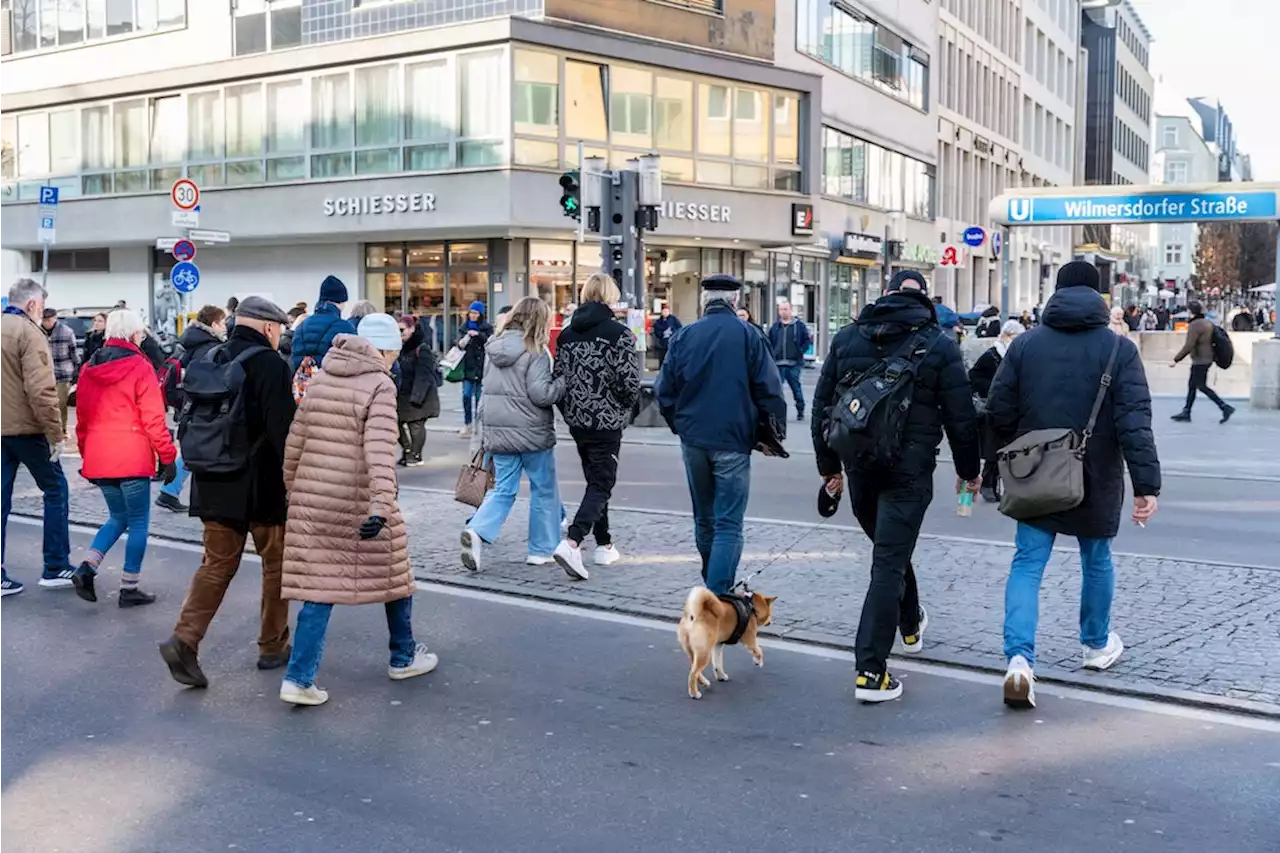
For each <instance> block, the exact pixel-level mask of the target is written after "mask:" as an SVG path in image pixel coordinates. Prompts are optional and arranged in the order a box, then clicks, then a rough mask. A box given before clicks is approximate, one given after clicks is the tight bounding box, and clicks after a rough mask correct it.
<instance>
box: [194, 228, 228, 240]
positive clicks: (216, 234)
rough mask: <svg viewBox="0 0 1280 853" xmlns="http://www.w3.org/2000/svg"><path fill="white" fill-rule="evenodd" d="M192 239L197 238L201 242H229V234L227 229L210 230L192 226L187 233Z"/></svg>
mask: <svg viewBox="0 0 1280 853" xmlns="http://www.w3.org/2000/svg"><path fill="white" fill-rule="evenodd" d="M187 237H189V238H190V239H192V240H199V241H200V242H201V243H230V242H231V234H230V232H228V231H211V230H208V229H204V228H194V229H192V230H191V231H190V232H189V233H188V234H187Z"/></svg>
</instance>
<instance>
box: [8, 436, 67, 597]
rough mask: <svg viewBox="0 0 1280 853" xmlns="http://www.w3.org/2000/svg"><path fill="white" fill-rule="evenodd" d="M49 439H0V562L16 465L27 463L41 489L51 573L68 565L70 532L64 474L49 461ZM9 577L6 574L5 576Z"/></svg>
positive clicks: (46, 563)
mask: <svg viewBox="0 0 1280 853" xmlns="http://www.w3.org/2000/svg"><path fill="white" fill-rule="evenodd" d="M50 452H51V450H50V447H49V441H48V439H46V438H45V437H44V436H43V435H6V436H4V437H3V438H0V500H2V501H3V504H4V506H3V518H0V563H3V561H4V546H5V545H7V544H9V536H8V529H9V512H10V511H11V510H12V509H13V486H14V483H15V481H16V480H17V478H18V468H19V466H22V465H25V466H27V470H28V471H30V472H31V476H32V478H33V479H35V481H36V485H37V486H39V487H40V491H42V492H44V571H45V574H53V573H56V572H59V571H62V570H63V569H68V568H70V567H71V531H70V529H69V527H68V523H67V513H68V509H67V503H68V500H69V495H68V491H67V475H66V474H64V473H62V463H61V462H50V461H49V453H50ZM5 577H8V575H5Z"/></svg>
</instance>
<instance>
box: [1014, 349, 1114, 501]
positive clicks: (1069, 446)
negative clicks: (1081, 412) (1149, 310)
mask: <svg viewBox="0 0 1280 853" xmlns="http://www.w3.org/2000/svg"><path fill="white" fill-rule="evenodd" d="M1119 352H1120V336H1119V335H1116V342H1115V345H1114V346H1112V348H1111V358H1109V359H1108V360H1107V368H1106V370H1105V371H1104V372H1103V374H1102V379H1101V381H1100V382H1099V383H1098V395H1097V396H1096V397H1095V398H1094V400H1093V411H1091V412H1090V413H1089V423H1088V424H1086V425H1085V428H1084V432H1083V433H1077V432H1076V431H1075V430H1074V429H1068V428H1050V429H1037V430H1032V431H1031V432H1029V433H1027V434H1026V435H1024V436H1022V437H1021V438H1019V439H1018V440H1016V441H1014V442H1012V443H1011V444H1009V445H1007V446H1005V447H1002V448H1000V451H999V453H997V454H996V461H997V464H998V465H999V468H1000V479H1001V481H1002V485H1003V487H1004V494H1003V495H1002V496H1001V498H1000V512H1002V513H1004V514H1005V515H1007V516H1009V517H1010V518H1014V519H1017V520H1018V521H1029V520H1030V519H1033V518H1040V517H1042V516H1046V515H1053V514H1054V513H1056V512H1064V511H1066V510H1069V509H1075V508H1076V507H1078V506H1080V504H1081V502H1082V501H1084V456H1085V452H1086V451H1087V450H1088V447H1089V439H1090V437H1092V435H1093V427H1094V424H1096V423H1097V422H1098V412H1099V411H1101V410H1102V401H1103V399H1105V398H1106V396H1107V389H1108V388H1110V387H1111V371H1112V370H1114V369H1115V366H1116V354H1117V353H1119Z"/></svg>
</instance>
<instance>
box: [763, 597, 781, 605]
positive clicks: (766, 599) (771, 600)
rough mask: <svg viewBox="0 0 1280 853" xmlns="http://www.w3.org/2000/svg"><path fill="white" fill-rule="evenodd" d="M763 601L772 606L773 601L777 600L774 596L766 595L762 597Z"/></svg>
mask: <svg viewBox="0 0 1280 853" xmlns="http://www.w3.org/2000/svg"><path fill="white" fill-rule="evenodd" d="M764 600H765V602H767V603H768V604H773V603H774V602H775V601H777V600H778V596H776V595H766V596H765V597H764Z"/></svg>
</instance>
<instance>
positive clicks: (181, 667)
mask: <svg viewBox="0 0 1280 853" xmlns="http://www.w3.org/2000/svg"><path fill="white" fill-rule="evenodd" d="M160 657H162V658H164V662H165V663H167V664H168V665H169V674H170V675H172V676H173V680H174V681H176V682H178V683H179V684H185V685H186V686H187V687H208V686H209V679H207V678H205V677H204V672H203V671H202V670H201V669H200V662H199V661H198V660H197V659H196V650H195V649H193V648H191V647H190V646H188V645H187V644H186V643H184V642H182V640H179V639H178V638H177V637H170V638H169V639H167V640H165V641H164V642H163V643H161V644H160Z"/></svg>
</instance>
